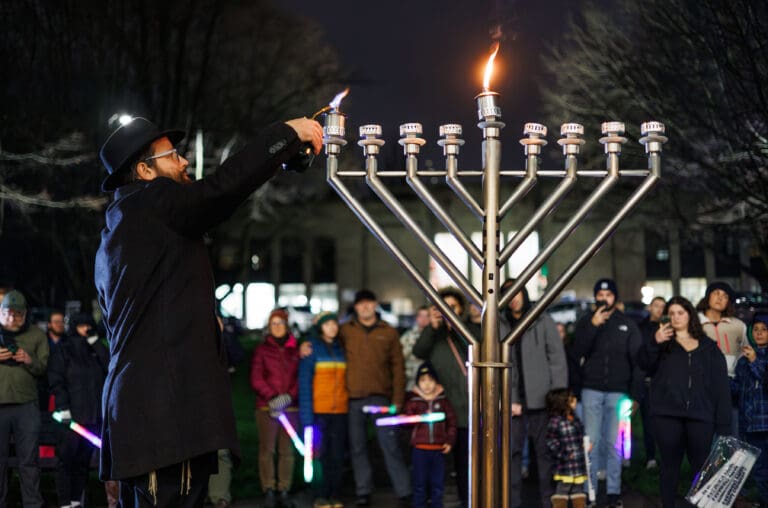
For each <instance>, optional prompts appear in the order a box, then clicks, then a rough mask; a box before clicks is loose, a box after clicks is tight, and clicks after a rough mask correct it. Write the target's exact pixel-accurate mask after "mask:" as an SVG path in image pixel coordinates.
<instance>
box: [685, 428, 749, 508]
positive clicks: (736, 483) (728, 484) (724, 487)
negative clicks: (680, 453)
mask: <svg viewBox="0 0 768 508" xmlns="http://www.w3.org/2000/svg"><path fill="white" fill-rule="evenodd" d="M759 455H760V449H759V448H755V447H754V446H751V445H749V444H747V443H745V442H743V441H739V440H738V439H736V438H735V437H730V436H720V437H718V438H717V440H716V441H715V444H714V445H713V446H712V450H711V451H710V452H709V457H707V460H706V462H704V466H703V467H702V468H701V471H699V473H698V474H697V475H696V477H695V478H694V479H693V485H692V486H691V489H690V490H689V491H688V494H687V495H686V496H685V499H686V500H688V502H690V503H692V504H694V505H696V506H699V507H701V508H729V507H730V506H732V505H733V503H734V501H736V496H738V495H739V492H740V491H741V487H743V486H744V482H745V481H747V477H748V476H749V472H750V471H751V470H752V466H754V465H755V461H756V460H757V457H758V456H759Z"/></svg>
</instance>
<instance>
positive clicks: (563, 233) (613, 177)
mask: <svg viewBox="0 0 768 508" xmlns="http://www.w3.org/2000/svg"><path fill="white" fill-rule="evenodd" d="M618 181H619V158H618V154H609V156H608V174H607V175H606V177H605V178H603V180H602V181H601V182H600V185H598V186H597V188H596V189H595V190H594V191H593V192H592V194H590V195H589V197H588V198H587V199H586V201H585V202H584V204H583V205H581V207H579V209H578V210H577V211H576V213H575V214H573V216H571V218H570V220H569V221H568V222H567V223H566V224H565V226H563V228H562V229H561V230H560V231H559V232H558V233H557V234H556V235H555V237H554V238H552V239H551V240H550V241H549V242H548V243H547V245H546V246H545V247H544V248H543V249H542V250H541V252H539V254H537V255H536V257H535V258H534V259H533V261H531V262H530V263H528V266H527V267H525V270H523V272H522V273H521V274H520V275H519V276H518V277H517V280H516V281H515V282H514V284H512V286H511V287H509V288H508V289H507V290H506V292H505V293H504V295H503V296H502V297H501V301H500V303H499V305H500V308H504V307H506V306H507V305H509V302H511V301H512V298H513V297H514V296H515V294H517V292H518V291H520V290H521V289H522V288H523V286H525V284H526V283H527V282H528V281H529V280H531V277H533V276H534V275H535V274H536V271H538V270H539V268H541V266H542V265H543V264H544V263H546V261H547V259H549V257H550V256H551V255H552V253H553V252H555V250H557V248H558V247H560V245H561V244H562V243H563V242H564V241H565V239H566V238H568V236H569V235H570V234H571V233H573V231H574V230H575V229H576V228H578V227H579V225H580V224H581V222H582V221H583V220H584V217H586V216H587V214H588V213H589V212H590V210H592V208H594V207H595V205H596V204H597V203H598V202H599V201H600V199H602V198H603V196H605V195H606V194H607V193H608V191H610V190H611V188H612V187H613V186H614V185H615V184H616V182H618Z"/></svg>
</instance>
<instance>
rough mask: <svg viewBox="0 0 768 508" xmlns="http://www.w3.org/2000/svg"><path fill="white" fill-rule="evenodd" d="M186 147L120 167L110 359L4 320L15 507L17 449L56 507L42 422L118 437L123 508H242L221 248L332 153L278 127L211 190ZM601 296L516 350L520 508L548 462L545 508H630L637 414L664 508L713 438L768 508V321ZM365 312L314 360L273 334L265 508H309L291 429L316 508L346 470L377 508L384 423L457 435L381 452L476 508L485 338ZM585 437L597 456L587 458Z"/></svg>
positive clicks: (169, 144)
mask: <svg viewBox="0 0 768 508" xmlns="http://www.w3.org/2000/svg"><path fill="white" fill-rule="evenodd" d="M183 136H184V132H182V131H175V130H173V131H161V130H160V129H159V128H158V127H157V126H156V125H154V124H153V123H152V122H150V121H148V120H146V119H143V118H136V119H134V120H133V121H132V122H130V123H128V124H126V125H123V126H121V127H120V128H118V129H117V130H116V131H115V132H114V133H113V134H112V135H111V136H110V137H109V139H108V140H107V141H106V142H105V143H104V145H103V146H102V148H101V150H100V153H99V154H100V157H101V160H102V162H103V163H104V166H105V168H106V169H107V172H108V173H109V175H108V176H107V178H106V179H105V180H104V182H103V184H102V188H103V190H105V191H108V192H114V197H113V200H112V202H111V204H110V205H109V207H108V208H107V210H106V218H105V227H104V229H103V230H102V234H101V244H100V247H99V250H98V252H97V255H96V262H95V285H96V289H97V293H98V302H99V306H100V308H101V310H102V315H103V319H102V322H101V325H102V326H103V327H104V329H105V331H106V338H107V340H108V346H109V350H108V352H107V349H106V347H105V345H104V344H103V343H102V342H101V341H100V340H99V338H98V337H97V336H95V335H94V333H93V329H94V323H93V320H92V318H91V317H90V316H87V315H78V316H70V329H69V333H65V332H64V329H63V324H64V316H63V314H61V313H58V312H57V313H53V314H51V316H50V319H49V322H48V337H47V338H46V336H45V334H44V333H43V332H42V331H41V330H39V329H37V328H36V327H35V326H30V322H29V320H28V319H27V318H28V316H27V305H26V300H25V298H24V295H23V294H22V293H20V292H19V291H16V290H11V291H9V292H7V294H4V296H3V298H2V300H0V331H1V332H2V333H0V507H2V506H5V505H6V501H7V500H6V497H7V493H8V485H7V478H8V474H7V472H8V471H7V469H8V458H9V444H10V443H11V438H12V439H13V444H14V448H15V455H16V460H17V463H18V472H19V478H20V483H21V493H22V499H23V503H24V506H25V507H39V506H42V505H43V499H42V497H41V495H40V487H39V481H40V470H39V465H38V460H37V459H38V440H39V432H40V426H41V418H40V416H41V409H43V410H44V411H49V412H55V413H56V415H57V418H58V419H59V420H61V421H62V422H63V423H70V422H77V423H78V424H80V426H81V427H80V428H81V429H82V430H85V431H88V430H90V431H95V432H99V433H100V435H101V453H100V454H99V477H100V479H102V480H103V481H105V488H106V490H107V498H108V500H109V502H110V504H111V505H115V504H117V503H118V499H119V502H120V504H121V505H123V506H136V507H137V508H138V507H147V508H148V507H150V506H161V507H164V506H189V507H198V506H201V505H202V503H203V501H204V500H205V497H206V494H209V495H211V500H212V501H213V502H214V503H216V505H217V507H218V508H225V507H226V506H227V505H228V504H229V502H230V500H231V498H230V497H229V494H228V490H229V489H228V482H229V481H231V467H232V463H233V462H236V459H237V458H238V457H240V456H241V455H242V453H241V450H240V448H239V444H238V439H237V428H236V423H235V415H234V410H233V406H232V401H231V385H230V379H229V374H228V367H229V365H228V363H227V347H226V344H225V343H224V341H223V337H222V328H221V322H220V321H219V323H218V324H217V322H216V319H217V318H216V314H215V312H214V302H215V297H214V291H213V287H214V285H213V274H212V270H211V267H210V261H209V259H208V252H207V249H206V246H205V241H204V238H203V235H204V233H205V231H207V230H208V229H210V228H211V227H213V226H215V225H217V224H219V223H221V222H222V221H224V220H225V219H226V218H227V217H229V216H230V215H231V214H232V213H233V211H234V210H235V208H236V207H237V206H238V205H239V204H240V203H242V202H243V201H244V200H245V199H246V198H247V197H248V196H249V195H250V194H251V193H252V192H253V191H254V190H255V189H257V188H258V187H260V186H261V185H262V184H264V183H265V182H266V181H268V180H269V179H270V178H271V177H272V176H274V174H275V173H276V172H277V170H278V169H279V168H280V167H281V166H283V165H285V166H286V167H291V164H290V161H291V160H293V159H294V158H295V157H297V156H299V155H300V153H302V152H301V149H302V145H306V144H308V145H310V146H311V148H312V151H314V152H315V153H318V152H319V151H320V149H321V147H322V128H321V126H320V125H319V124H318V123H317V122H315V121H313V120H308V119H306V118H299V119H294V120H288V121H286V122H278V123H275V124H272V125H270V126H269V127H267V128H265V129H264V130H263V131H262V133H261V134H260V135H259V136H257V137H256V138H255V139H254V140H253V142H252V143H250V144H249V145H247V146H246V147H245V148H244V149H243V150H241V151H240V152H238V153H237V154H234V155H233V156H231V157H230V158H228V159H227V160H226V161H225V162H224V163H223V164H222V165H221V166H220V167H219V168H218V169H217V171H216V172H215V173H213V174H211V175H208V176H206V177H205V178H203V179H201V180H197V181H194V182H193V181H192V180H191V179H190V178H189V177H188V176H187V173H186V169H187V166H188V161H187V160H186V159H185V158H184V157H182V156H181V155H180V154H179V153H178V152H177V150H176V148H175V147H174V145H175V144H176V143H178V142H179V141H180V140H181V139H182V138H183ZM511 284H514V281H512V280H510V281H506V282H505V283H504V287H509V285H511ZM439 295H440V297H441V298H442V299H443V300H444V302H445V303H446V304H447V305H448V306H449V307H450V308H451V310H452V312H454V313H455V314H457V315H458V316H460V317H461V319H463V320H464V321H465V322H466V328H467V329H468V330H469V331H470V332H471V333H474V334H476V335H478V336H479V329H480V309H478V308H477V307H473V306H467V304H466V301H465V298H464V295H463V294H462V293H461V292H460V291H457V290H456V289H453V288H444V289H442V290H441V291H440V292H439ZM594 296H595V308H594V310H593V312H591V313H589V314H587V315H585V316H584V317H582V318H581V320H580V321H579V322H578V323H577V324H576V327H575V332H574V335H573V337H568V336H567V335H566V334H565V333H564V331H565V328H564V327H563V326H558V325H557V324H556V323H555V322H554V321H553V320H552V318H551V317H550V316H549V315H547V314H542V315H541V316H539V317H538V318H537V319H536V320H535V321H534V323H533V324H532V325H531V326H529V327H528V329H527V330H526V331H525V332H524V333H523V334H522V336H521V337H520V338H519V339H517V340H516V341H514V343H513V344H512V345H511V346H510V347H511V348H512V350H511V351H510V355H509V357H510V361H509V364H510V365H509V366H508V368H509V369H510V371H511V376H509V379H510V384H511V386H510V387H509V388H510V390H509V392H510V396H511V401H510V407H511V413H512V419H511V422H512V423H511V425H512V428H511V429H510V430H511V433H510V434H511V443H510V447H511V449H510V450H509V456H510V460H511V467H510V476H511V477H510V478H509V482H510V485H509V488H510V491H511V493H512V496H511V504H512V505H513V507H514V508H517V507H519V506H520V505H521V502H522V500H521V498H520V491H521V489H520V485H521V482H522V478H523V476H524V475H525V468H524V463H523V460H524V459H523V457H524V456H527V454H526V450H527V448H528V446H527V444H528V443H530V445H531V446H530V447H531V448H532V451H533V452H534V453H535V457H536V469H537V471H538V482H537V483H538V489H539V497H540V499H541V503H542V505H543V506H544V507H547V506H554V507H555V508H564V507H565V506H567V504H568V503H569V502H570V503H572V504H573V505H574V507H577V506H584V505H585V504H586V502H587V497H586V496H584V493H585V492H589V491H590V490H591V489H590V486H591V488H596V487H597V486H598V485H599V484H598V481H597V480H598V476H599V475H600V474H601V472H602V474H604V476H605V480H606V482H605V486H606V494H607V500H608V506H609V507H610V508H617V507H621V506H622V499H621V492H622V489H621V467H622V460H621V456H620V452H619V449H618V447H617V446H616V440H617V435H618V428H619V421H618V420H619V416H620V415H619V412H618V411H619V409H620V407H623V406H624V405H625V404H624V402H623V401H624V400H626V399H629V400H631V401H632V404H631V407H632V411H634V410H635V409H637V408H640V411H641V415H642V418H643V427H644V431H645V441H646V456H647V458H648V463H647V465H648V467H654V466H656V459H655V457H656V455H655V453H656V452H655V445H656V444H658V445H659V446H658V450H659V452H660V463H661V466H660V468H659V469H660V480H661V481H660V490H661V499H662V504H663V506H664V507H665V508H666V507H672V506H674V502H675V493H676V490H677V487H678V483H679V482H680V468H681V463H682V460H683V456H684V455H686V456H687V457H688V461H689V462H690V463H691V467H692V468H693V469H694V470H698V469H699V468H700V467H701V466H702V463H703V461H704V460H705V458H706V453H707V450H708V449H709V448H710V446H711V444H712V442H713V439H714V438H715V436H725V435H735V436H739V437H740V438H741V439H743V440H745V441H747V442H748V443H750V444H751V445H753V446H756V447H758V448H759V449H761V450H762V451H763V453H762V455H761V456H760V458H759V459H758V462H757V463H756V465H755V467H754V469H753V473H752V476H753V477H754V481H755V484H756V485H757V488H758V491H759V496H760V501H759V502H760V506H762V507H765V506H766V505H767V503H768V395H767V393H768V391H767V388H766V387H767V386H768V380H766V375H767V372H768V367H767V366H766V365H767V364H768V357H767V353H768V349H767V347H768V316H761V315H758V316H755V318H754V320H753V322H752V323H751V324H750V327H749V328H747V326H746V325H745V324H744V323H743V322H741V321H739V320H738V319H737V318H736V317H735V316H734V308H733V302H734V295H733V291H732V289H731V288H730V286H728V285H727V284H724V283H722V282H714V283H712V284H710V285H709V286H708V288H707V290H706V294H705V296H704V298H703V299H702V301H701V302H699V304H698V305H697V306H696V307H695V308H694V306H693V305H692V304H691V303H690V302H689V301H688V300H686V299H685V298H682V297H679V296H675V297H672V298H670V299H669V300H664V299H655V300H654V301H653V302H652V303H651V305H650V306H649V314H650V315H649V318H648V319H647V320H646V321H645V322H643V323H641V324H640V326H638V325H637V324H635V322H633V321H632V320H631V319H629V318H628V317H627V316H626V315H624V313H623V312H622V311H621V304H620V301H619V292H618V288H617V287H616V284H615V282H614V281H613V280H611V279H601V280H599V281H597V283H596V284H595V287H594ZM353 307H354V312H353V314H352V316H351V318H350V319H349V320H346V321H344V322H341V321H340V319H339V317H338V316H336V315H335V314H331V313H323V314H320V315H318V316H317V319H316V326H315V331H314V334H313V336H312V337H311V339H310V340H303V341H301V342H299V340H297V337H294V336H292V335H291V332H290V329H289V327H288V326H287V324H288V316H287V315H286V313H285V311H283V310H280V309H276V310H275V311H273V312H272V313H271V314H270V316H269V320H268V323H267V328H266V333H265V334H264V340H263V342H262V343H261V344H260V345H259V346H258V347H257V348H256V349H255V351H254V354H253V359H252V365H251V372H250V380H251V386H252V388H253V390H254V392H255V394H256V416H255V418H256V423H257V427H258V431H259V443H260V445H259V448H260V449H259V451H258V457H259V480H260V482H261V487H262V489H263V491H264V493H265V496H264V503H265V505H266V506H282V507H287V506H292V505H293V501H292V499H291V488H292V485H291V481H292V472H293V469H294V460H295V453H294V450H293V449H292V447H291V441H290V440H289V436H288V435H287V433H286V431H285V429H284V428H283V427H282V426H281V424H280V423H278V421H280V422H287V423H288V424H290V425H292V426H294V427H297V428H300V427H311V428H313V429H314V434H315V435H316V436H317V438H316V457H317V460H318V461H319V463H318V471H319V473H318V474H316V475H313V478H314V480H313V482H314V483H313V493H314V506H315V507H318V508H328V507H340V506H343V503H342V502H341V501H340V496H341V491H342V485H343V483H342V482H343V475H344V471H345V466H346V462H345V461H346V459H347V458H348V459H349V461H350V463H351V467H352V472H353V476H354V487H355V494H356V505H358V506H366V505H370V504H371V496H372V494H373V487H374V478H373V477H374V474H373V467H372V463H371V460H370V457H369V448H368V436H369V429H370V423H372V422H374V421H377V420H379V419H380V418H382V417H384V416H386V413H393V414H399V413H405V414H409V415H423V414H424V413H427V414H429V413H440V414H441V415H443V416H442V418H440V419H439V420H436V421H431V420H430V421H421V422H418V423H415V424H414V425H413V426H412V428H411V431H410V434H411V435H410V448H411V455H410V460H408V459H407V456H406V454H405V453H404V450H403V449H402V447H401V440H400V436H401V433H400V429H399V428H398V427H396V426H379V425H376V426H374V429H375V432H374V435H375V437H376V440H377V442H378V445H379V450H380V452H381V455H382V457H383V460H384V464H385V466H386V471H387V474H388V476H389V479H390V481H391V484H392V486H393V489H394V491H395V494H396V496H397V497H398V499H399V503H400V505H401V506H417V507H421V506H426V504H427V502H429V505H430V506H432V507H439V506H441V505H442V501H443V499H442V498H443V492H444V482H445V460H446V456H448V455H452V457H453V460H454V470H455V472H456V487H457V492H458V496H459V500H460V502H461V503H462V505H463V506H466V505H467V498H468V490H469V489H468V471H469V465H468V448H469V434H468V427H469V423H468V406H469V394H468V389H467V359H468V347H469V341H468V340H467V337H463V336H462V335H461V333H459V332H458V331H457V330H455V329H454V328H453V327H452V326H451V325H450V323H449V322H448V321H449V320H447V319H445V316H442V315H441V313H440V312H439V311H438V310H437V308H435V307H434V306H431V307H427V308H421V309H419V312H418V314H417V320H416V328H415V329H413V330H410V331H409V332H408V333H406V334H405V335H404V336H403V337H400V336H399V334H398V332H397V330H395V329H394V328H393V327H392V326H390V325H389V324H387V323H386V322H384V321H382V320H381V319H380V317H379V315H378V314H377V312H376V308H377V300H376V296H375V294H374V293H373V292H371V291H370V290H360V291H358V292H357V293H356V295H355V297H354V302H353ZM530 308H531V302H530V300H529V296H528V294H527V292H526V290H525V289H522V290H520V291H519V292H518V293H517V294H515V295H514V296H513V298H512V299H511V301H510V303H509V306H508V308H507V309H505V310H504V312H502V313H501V314H500V323H499V329H500V332H501V333H502V334H506V332H507V331H509V330H511V329H512V328H514V327H515V326H516V325H517V324H518V322H520V320H521V319H522V318H523V316H525V314H526V312H528V311H529V310H530ZM750 335H751V339H750ZM750 340H751V342H750ZM371 408H373V409H371ZM622 416H624V415H622ZM582 422H583V423H582ZM62 429H63V430H62V431H61V432H60V433H59V436H58V438H59V439H58V443H57V446H56V454H57V459H58V466H57V471H56V486H57V493H58V497H59V505H60V506H62V507H70V508H73V507H76V506H79V505H80V504H81V503H82V500H81V499H82V496H83V489H84V482H85V479H87V474H88V467H89V465H90V459H91V455H92V449H90V448H89V446H88V445H87V444H85V442H84V441H82V440H81V439H80V438H79V437H76V436H75V435H73V434H71V433H69V432H67V431H65V429H66V427H62ZM585 435H586V436H588V437H590V438H591V442H592V446H591V447H589V448H588V449H584V448H583V445H582V448H581V449H580V450H581V451H579V442H580V440H581V439H583V437H584V436H585ZM275 455H277V457H275ZM587 458H588V460H589V463H591V464H592V468H591V469H590V474H589V475H588V474H587V471H586V463H587ZM275 459H276V460H275ZM582 459H583V460H582ZM409 463H410V464H409ZM116 481H119V487H118V483H116Z"/></svg>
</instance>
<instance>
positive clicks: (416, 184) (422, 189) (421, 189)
mask: <svg viewBox="0 0 768 508" xmlns="http://www.w3.org/2000/svg"><path fill="white" fill-rule="evenodd" d="M405 181H406V182H407V183H408V185H409V186H410V187H411V189H413V192H415V193H416V195H417V196H419V198H421V200H422V201H423V202H424V204H425V205H427V208H429V209H430V210H431V211H432V213H434V214H435V217H437V219H438V220H439V221H440V222H441V223H442V224H443V226H445V228H446V229H447V230H448V231H449V232H450V233H451V234H452V235H453V237H454V238H455V239H456V241H457V242H459V243H460V244H461V246H462V247H463V248H464V250H466V251H467V252H468V253H469V255H470V256H471V257H472V260H473V261H474V262H475V263H477V264H478V266H480V265H482V262H483V255H482V254H481V253H480V249H478V248H477V246H476V245H475V244H474V243H472V240H470V238H469V237H468V236H467V235H466V234H465V233H464V230H462V229H461V228H460V227H459V226H458V225H457V224H456V222H455V221H454V220H453V219H452V218H451V216H450V215H448V213H447V212H446V211H445V209H444V208H443V207H442V206H441V205H440V203H438V202H437V200H436V199H435V198H434V196H432V193H430V192H429V189H427V187H426V186H425V185H424V184H423V183H422V182H421V180H420V179H419V177H418V175H417V167H416V165H415V164H411V165H410V166H408V168H407V175H406V177H405Z"/></svg>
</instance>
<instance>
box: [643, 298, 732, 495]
mask: <svg viewBox="0 0 768 508" xmlns="http://www.w3.org/2000/svg"><path fill="white" fill-rule="evenodd" d="M664 314H665V315H667V316H669V322H668V323H664V320H662V323H663V324H662V325H661V326H659V329H658V330H657V331H656V333H655V335H654V336H653V338H652V339H651V340H650V341H648V342H645V343H644V344H643V347H642V348H641V349H640V353H639V364H640V367H641V368H642V369H643V370H645V371H646V372H647V373H648V374H649V375H650V376H651V389H650V395H649V396H650V413H651V418H652V422H653V431H654V433H655V435H656V440H657V444H658V445H659V450H660V451H661V474H660V476H661V478H660V485H661V502H662V506H663V507H664V508H673V507H674V506H675V493H676V491H677V485H678V483H679V480H680V465H681V464H682V461H683V454H685V455H687V457H688V462H689V463H690V464H691V468H692V469H693V470H694V471H699V470H701V467H702V466H703V465H704V461H705V460H706V458H707V455H708V453H709V449H710V446H711V444H712V439H713V438H714V436H715V434H718V435H728V434H730V431H731V423H730V421H731V398H730V385H729V382H728V373H727V368H726V363H725V358H724V357H723V353H721V352H720V350H719V349H718V347H717V344H716V343H715V342H713V341H712V340H710V339H709V338H707V336H706V335H705V334H704V331H703V330H702V328H701V323H700V322H699V319H698V316H697V315H696V310H695V309H694V308H693V305H692V304H691V302H689V301H688V300H686V299H685V298H683V297H681V296H675V297H672V298H671V299H670V300H669V301H668V302H667V305H666V307H665V309H664Z"/></svg>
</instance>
